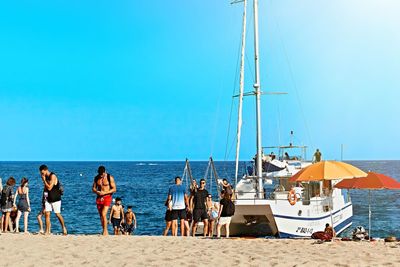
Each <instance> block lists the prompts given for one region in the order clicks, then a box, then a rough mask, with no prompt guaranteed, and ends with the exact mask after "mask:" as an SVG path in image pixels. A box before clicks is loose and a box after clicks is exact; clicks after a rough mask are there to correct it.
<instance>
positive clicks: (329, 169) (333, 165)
mask: <svg viewBox="0 0 400 267" xmlns="http://www.w3.org/2000/svg"><path fill="white" fill-rule="evenodd" d="M366 176H367V173H365V172H363V171H362V170H360V169H359V168H357V167H354V166H353V165H350V164H347V163H344V162H339V161H321V162H317V163H315V164H312V165H310V166H308V167H306V168H304V169H302V170H301V171H299V172H298V173H296V174H295V175H293V176H292V177H291V178H290V179H289V181H290V182H307V181H322V180H335V179H352V178H356V177H366Z"/></svg>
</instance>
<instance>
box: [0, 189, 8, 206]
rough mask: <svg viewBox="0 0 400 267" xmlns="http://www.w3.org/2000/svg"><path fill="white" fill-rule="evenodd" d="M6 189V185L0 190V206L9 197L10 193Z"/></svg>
mask: <svg viewBox="0 0 400 267" xmlns="http://www.w3.org/2000/svg"><path fill="white" fill-rule="evenodd" d="M7 189H8V186H6V187H4V188H3V190H1V199H0V204H1V206H2V207H3V206H5V205H6V204H7V201H8V200H9V198H10V197H11V195H10V194H9V193H8V192H7V191H8V190H7ZM7 193H8V194H7Z"/></svg>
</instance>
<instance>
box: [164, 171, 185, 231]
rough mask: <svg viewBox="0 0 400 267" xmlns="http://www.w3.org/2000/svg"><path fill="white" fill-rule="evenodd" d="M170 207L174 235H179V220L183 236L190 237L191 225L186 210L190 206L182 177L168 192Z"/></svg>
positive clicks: (176, 179)
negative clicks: (189, 229)
mask: <svg viewBox="0 0 400 267" xmlns="http://www.w3.org/2000/svg"><path fill="white" fill-rule="evenodd" d="M167 202H168V207H170V206H171V208H170V209H171V210H172V213H171V217H172V218H171V219H172V235H173V236H177V235H178V219H179V221H180V228H181V236H184V235H185V234H186V235H188V234H189V231H185V229H188V228H189V223H188V221H187V220H186V209H187V207H188V206H189V203H188V197H187V193H186V188H185V187H184V186H183V185H182V180H181V177H179V176H177V177H175V184H174V185H172V186H171V187H170V188H169V191H168V199H167Z"/></svg>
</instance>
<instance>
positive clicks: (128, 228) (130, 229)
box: [122, 223, 135, 234]
mask: <svg viewBox="0 0 400 267" xmlns="http://www.w3.org/2000/svg"><path fill="white" fill-rule="evenodd" d="M134 226H135V225H134V224H133V223H131V224H126V223H124V224H122V227H123V230H124V232H125V233H128V234H132V232H133V231H134V230H135V227H134Z"/></svg>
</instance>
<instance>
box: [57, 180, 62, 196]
mask: <svg viewBox="0 0 400 267" xmlns="http://www.w3.org/2000/svg"><path fill="white" fill-rule="evenodd" d="M57 185H58V190H59V191H60V195H64V185H63V184H62V183H61V182H60V180H58V183H57Z"/></svg>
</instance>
